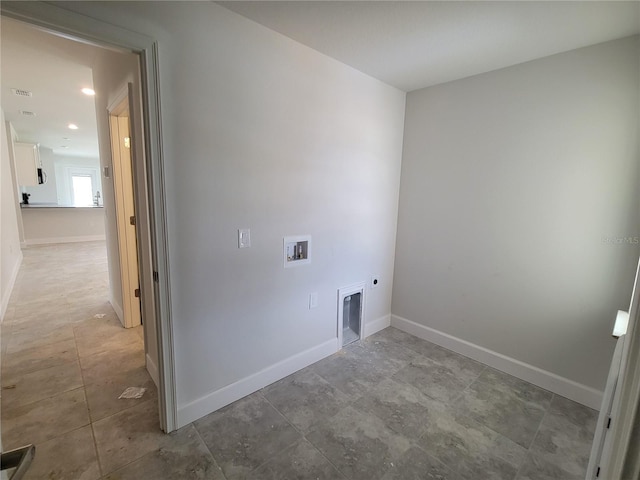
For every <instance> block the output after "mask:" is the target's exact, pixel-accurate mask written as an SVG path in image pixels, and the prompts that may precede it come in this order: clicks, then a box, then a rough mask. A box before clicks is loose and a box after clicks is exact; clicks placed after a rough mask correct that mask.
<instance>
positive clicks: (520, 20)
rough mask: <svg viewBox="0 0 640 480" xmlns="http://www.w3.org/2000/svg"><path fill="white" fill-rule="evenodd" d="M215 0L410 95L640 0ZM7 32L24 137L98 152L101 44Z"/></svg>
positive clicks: (16, 29) (540, 51)
mask: <svg viewBox="0 0 640 480" xmlns="http://www.w3.org/2000/svg"><path fill="white" fill-rule="evenodd" d="M217 3H219V4H221V5H223V6H224V7H226V8H228V9H230V10H232V11H235V12H237V13H239V14H241V15H243V16H245V17H247V18H249V19H251V20H254V21H256V22H258V23H261V24H263V25H265V26H266V27H268V28H270V29H273V30H275V31H277V32H280V33H282V34H284V35H286V36H288V37H290V38H292V39H294V40H296V41H298V42H300V43H303V44H305V45H308V46H309V47H311V48H313V49H315V50H318V51H320V52H322V53H324V54H326V55H329V56H331V57H333V58H336V59H337V60H339V61H341V62H343V63H346V64H347V65H351V66H353V67H354V68H356V69H358V70H360V71H362V72H365V73H367V74H369V75H371V76H373V77H375V78H378V79H380V80H382V81H384V82H386V83H388V84H390V85H394V86H396V87H397V88H399V89H401V90H404V91H412V90H415V89H418V88H423V87H426V86H430V85H435V84H438V83H442V82H447V81H451V80H455V79H459V78H464V77H468V76H470V75H475V74H478V73H482V72H486V71H490V70H495V69H498V68H503V67H506V66H509V65H514V64H517V63H522V62H525V61H528V60H532V59H535V58H540V57H544V56H547V55H552V54H554V53H559V52H563V51H567V50H572V49H574V48H579V47H582V46H586V45H592V44H595V43H600V42H604V41H608V40H613V39H616V38H622V37H625V36H629V35H633V34H637V33H640V2H608V1H607V2H582V1H580V2H554V1H541V2H518V1H516V2H501V1H498V2H482V1H472V2H454V1H445V2H431V1H425V2H421V1H413V2H369V1H352V2H332V1H327V2H324V1H299V2H295V1H294V2H272V1H248V2H246V1H235V2H217ZM0 35H1V42H0V55H1V56H0V85H1V90H0V104H1V106H2V109H3V111H4V112H5V116H6V119H7V120H9V121H11V123H12V124H13V126H14V128H15V129H16V131H17V133H18V136H19V139H20V140H21V141H25V142H33V143H40V145H41V146H43V147H48V148H51V149H52V150H53V151H54V152H55V153H57V154H59V155H67V156H82V157H87V158H97V157H98V141H97V129H96V115H95V103H94V99H93V98H92V97H87V96H85V95H84V94H82V93H81V92H80V89H81V88H83V87H91V86H92V83H93V79H92V74H91V68H90V67H91V65H92V64H93V62H94V59H95V57H96V55H97V54H98V52H99V50H100V49H99V48H98V47H95V46H90V45H85V44H82V43H78V42H74V41H71V40H68V39H65V38H62V37H58V36H54V35H51V34H48V33H45V32H42V31H40V30H37V29H35V28H33V27H30V26H29V25H26V24H23V23H21V22H17V21H15V20H11V19H8V18H6V17H2V19H1V25H0ZM12 88H18V89H23V90H28V91H31V92H32V93H33V96H32V97H29V98H25V97H19V96H16V95H14V94H13V93H12V91H11V89H12ZM98 94H99V92H98ZM21 111H29V112H33V113H35V116H24V115H22V114H21V113H20V112H21ZM69 123H75V124H76V125H78V127H79V129H78V130H75V131H73V130H70V129H69V128H68V127H67V125H68V124H69ZM65 147H66V148H65Z"/></svg>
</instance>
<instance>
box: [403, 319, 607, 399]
mask: <svg viewBox="0 0 640 480" xmlns="http://www.w3.org/2000/svg"><path fill="white" fill-rule="evenodd" d="M391 326H393V327H395V328H397V329H399V330H402V331H403V332H406V333H410V334H411V335H415V336H416V337H418V338H422V339H423V340H427V341H429V342H432V343H435V344H437V345H440V346H441V347H444V348H447V349H449V350H452V351H454V352H456V353H459V354H461V355H464V356H466V357H469V358H472V359H473V360H477V361H478V362H482V363H484V364H485V365H489V366H490V367H493V368H495V369H497V370H500V371H502V372H505V373H508V374H509V375H513V376H514V377H518V378H520V379H522V380H525V381H527V382H529V383H533V384H534V385H537V386H539V387H541V388H544V389H545V390H549V391H550V392H553V393H556V394H558V395H561V396H563V397H566V398H568V399H570V400H573V401H575V402H578V403H581V404H582V405H586V406H587V407H591V408H593V409H595V410H600V406H601V403H602V392H601V391H599V390H596V389H595V388H592V387H589V386H587V385H583V384H581V383H578V382H574V381H573V380H569V379H568V378H565V377H561V376H560V375H556V374H555V373H551V372H549V371H547V370H543V369H541V368H538V367H534V366H533V365H529V364H528V363H524V362H521V361H520V360H516V359H515V358H511V357H507V356H506V355H502V354H501V353H498V352H494V351H493V350H489V349H488V348H484V347H481V346H479V345H476V344H474V343H471V342H467V341H466V340H462V339H460V338H457V337H454V336H453V335H449V334H447V333H444V332H440V331H438V330H435V329H433V328H430V327H426V326H424V325H421V324H419V323H416V322H412V321H411V320H407V319H406V318H402V317H399V316H397V315H391Z"/></svg>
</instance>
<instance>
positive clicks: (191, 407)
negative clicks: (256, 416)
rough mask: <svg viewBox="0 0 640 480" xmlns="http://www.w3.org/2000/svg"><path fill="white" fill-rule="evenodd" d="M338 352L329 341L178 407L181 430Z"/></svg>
mask: <svg viewBox="0 0 640 480" xmlns="http://www.w3.org/2000/svg"><path fill="white" fill-rule="evenodd" d="M337 351H338V342H337V339H335V338H333V339H331V340H327V341H326V342H324V343H321V344H320V345H317V346H315V347H313V348H310V349H308V350H305V351H304V352H300V353H298V354H296V355H293V356H291V357H289V358H286V359H284V360H282V361H280V362H278V363H276V364H274V365H271V366H270V367H267V368H265V369H264V370H261V371H259V372H257V373H254V374H252V375H249V376H248V377H245V378H243V379H242V380H239V381H237V382H235V383H232V384H231V385H227V386H226V387H223V388H221V389H220V390H216V391H215V392H211V393H210V394H208V395H205V396H204V397H201V398H199V399H197V400H194V401H192V402H189V403H187V404H185V405H182V406H179V407H178V416H177V428H181V427H183V426H185V425H187V424H189V423H191V422H193V421H194V420H197V419H198V418H202V417H204V416H205V415H207V414H209V413H211V412H215V411H216V410H218V409H219V408H222V407H224V406H225V405H229V404H230V403H233V402H235V401H236V400H240V399H241V398H243V397H246V396H247V395H250V394H252V393H254V392H256V391H258V390H260V389H261V388H264V387H266V386H267V385H271V384H272V383H273V382H277V381H278V380H280V379H283V378H284V377H286V376H288V375H291V374H292V373H295V372H297V371H298V370H301V369H303V368H305V367H308V366H309V365H311V364H312V363H315V362H317V361H319V360H322V359H323V358H325V357H328V356H329V355H333V354H334V353H336V352H337Z"/></svg>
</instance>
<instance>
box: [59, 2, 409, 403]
mask: <svg viewBox="0 0 640 480" xmlns="http://www.w3.org/2000/svg"><path fill="white" fill-rule="evenodd" d="M65 7H68V8H72V9H75V10H79V11H82V12H85V13H87V14H90V15H92V16H95V17H97V18H100V19H103V20H105V21H109V22H111V23H115V24H118V25H121V26H124V27H126V28H129V29H131V30H135V31H139V32H142V33H146V34H148V35H149V36H151V37H153V38H155V39H157V40H158V44H159V64H160V92H161V106H162V120H163V144H164V161H165V168H166V171H165V173H166V184H167V185H166V186H167V192H166V193H167V213H168V228H169V232H168V237H169V238H168V240H169V255H170V269H171V294H172V299H171V300H172V314H173V322H174V335H175V337H174V338H175V357H176V365H177V372H176V379H177V392H178V403H179V407H180V406H184V405H185V404H188V403H190V402H193V401H196V400H198V399H199V398H201V397H203V396H205V395H208V394H209V393H211V392H214V391H217V390H219V389H221V388H222V387H225V386H227V385H229V384H232V383H234V382H236V381H238V380H240V379H243V378H246V377H248V376H250V375H252V374H254V373H256V372H259V371H260V370H262V369H264V368H265V367H267V366H269V365H273V364H275V363H277V362H279V361H281V360H284V359H286V358H288V357H291V356H293V355H295V354H298V353H300V352H303V351H305V350H307V349H309V348H312V347H315V346H318V345H321V344H323V343H324V342H326V341H329V340H331V339H332V338H335V337H336V325H337V291H338V288H340V287H342V286H345V285H349V284H353V283H355V282H359V281H365V282H367V281H368V279H369V277H370V275H371V274H380V276H381V280H382V281H381V285H380V286H379V287H378V288H376V289H375V290H372V291H371V293H369V294H368V296H367V305H366V320H373V319H377V318H380V317H384V316H386V315H388V314H389V312H390V306H391V279H392V275H393V253H394V249H395V233H396V220H397V201H398V189H399V175H400V162H401V149H402V130H403V118H404V100H405V94H404V93H403V92H400V91H398V90H396V89H394V88H392V87H389V86H387V85H384V84H382V83H381V82H379V81H377V80H374V79H372V78H371V77H368V76H366V75H364V74H362V73H360V72H357V71H356V70H354V69H352V68H350V67H347V66H345V65H343V64H340V63H339V62H337V61H335V60H332V59H330V58H328V57H326V56H324V55H321V54H319V53H317V52H315V51H313V50H311V49H309V48H307V47H304V46H302V45H300V44H298V43H295V42H293V41H292V40H290V39H288V38H286V37H283V36H281V35H279V34H276V33H274V32H272V31H270V30H268V29H266V28H263V27H261V26H259V25H257V24H255V23H253V22H251V21H249V20H246V19H244V18H242V17H240V16H238V15H236V14H234V13H231V12H230V11H228V10H226V9H224V8H222V7H220V6H218V5H215V4H213V3H209V2H202V3H198V2H195V3H189V4H188V6H185V5H184V4H175V3H163V2H159V3H154V4H153V5H149V4H144V3H129V2H123V3H119V4H118V5H117V6H114V4H109V3H103V4H97V3H92V2H88V3H78V4H76V3H73V2H72V3H69V4H65ZM105 198H106V196H105ZM238 228H250V229H251V236H252V238H251V240H252V246H251V248H249V249H242V250H240V249H238V248H237V229H238ZM297 234H310V235H312V237H313V240H312V242H313V253H312V256H313V261H312V263H311V264H310V265H308V266H302V267H296V268H288V269H285V268H283V245H282V242H283V237H284V236H286V235H297ZM311 292H318V307H317V308H315V309H313V310H309V309H308V299H309V294H310V293H311Z"/></svg>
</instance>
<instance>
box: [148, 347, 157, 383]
mask: <svg viewBox="0 0 640 480" xmlns="http://www.w3.org/2000/svg"><path fill="white" fill-rule="evenodd" d="M145 357H146V359H147V372H149V375H150V376H151V380H153V383H155V384H156V387H157V386H158V366H157V365H156V364H155V363H153V360H152V359H151V357H150V356H149V354H148V353H147V354H146V355H145Z"/></svg>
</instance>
